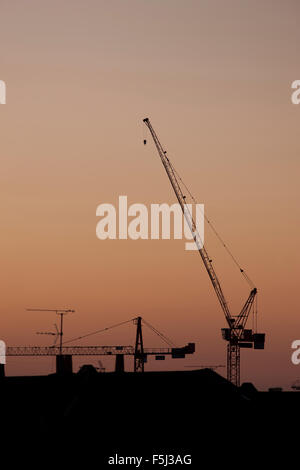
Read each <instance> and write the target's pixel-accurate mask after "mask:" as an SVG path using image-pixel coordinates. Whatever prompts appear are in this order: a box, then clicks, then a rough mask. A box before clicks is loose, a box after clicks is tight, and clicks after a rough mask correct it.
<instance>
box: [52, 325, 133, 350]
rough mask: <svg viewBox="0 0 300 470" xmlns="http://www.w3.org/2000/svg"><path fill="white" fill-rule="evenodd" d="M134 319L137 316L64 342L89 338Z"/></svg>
mask: <svg viewBox="0 0 300 470" xmlns="http://www.w3.org/2000/svg"><path fill="white" fill-rule="evenodd" d="M134 320H135V318H131V319H130V320H126V321H123V322H121V323H116V324H115V325H111V326H108V327H107V328H102V329H101V330H96V331H93V332H92V333H87V334H86V335H83V336H77V338H72V339H68V340H67V341H64V342H63V343H62V344H67V343H71V342H72V341H77V340H79V339H83V338H87V337H88V336H92V335H96V334H97V333H102V332H103V331H107V330H111V329H112V328H116V327H118V326H121V325H125V323H131V322H132V321H134ZM51 347H53V346H51Z"/></svg>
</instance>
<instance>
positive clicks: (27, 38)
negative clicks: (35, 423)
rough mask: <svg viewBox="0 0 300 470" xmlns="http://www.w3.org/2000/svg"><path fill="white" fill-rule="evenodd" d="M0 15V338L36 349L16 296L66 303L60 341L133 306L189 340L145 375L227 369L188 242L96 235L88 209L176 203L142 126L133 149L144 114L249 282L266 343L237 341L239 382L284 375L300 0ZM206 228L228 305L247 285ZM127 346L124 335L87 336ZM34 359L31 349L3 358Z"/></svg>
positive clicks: (292, 326)
mask: <svg viewBox="0 0 300 470" xmlns="http://www.w3.org/2000/svg"><path fill="white" fill-rule="evenodd" d="M0 11H1V20H0V21H1V25H0V80H4V81H5V82H6V86H7V104H6V105H0V131H1V134H0V135H1V143H0V148H1V171H0V188H1V221H2V223H1V271H0V273H1V274H0V276H1V292H2V295H1V302H0V331H1V335H0V337H1V338H2V339H3V340H5V341H6V342H7V344H8V345H21V344H49V342H50V341H51V337H50V339H49V341H48V338H47V337H39V336H36V335H35V332H36V331H47V330H51V329H52V328H53V323H54V321H55V318H54V317H53V316H51V315H49V314H47V315H42V314H34V313H33V312H32V313H26V312H25V308H26V307H49V308H52V307H63V306H70V307H73V308H75V309H76V314H74V316H72V318H71V317H69V319H66V331H65V334H66V338H67V337H73V336H79V335H80V334H82V333H83V334H84V333H86V332H87V333H88V332H89V331H93V330H96V329H99V328H101V327H106V326H108V325H110V324H114V323H118V322H120V321H123V320H127V319H129V318H133V317H135V316H137V315H139V314H140V315H141V316H144V317H145V319H146V320H148V321H149V322H150V323H151V324H153V325H154V326H156V327H157V328H158V329H159V330H162V331H163V332H165V333H166V334H167V335H168V336H170V337H171V338H173V339H174V341H175V342H177V343H178V344H185V343H187V342H188V341H194V342H196V343H197V354H196V355H195V356H194V357H191V358H189V359H188V360H187V361H186V362H183V361H179V362H176V361H173V362H171V361H166V364H165V365H164V364H161V363H159V366H160V368H163V367H165V368H175V367H179V368H183V369H184V368H185V365H191V364H198V365H200V364H203V365H205V364H225V361H226V355H225V347H226V343H225V342H223V341H222V339H221V332H220V329H221V328H222V327H224V326H225V320H224V317H223V314H222V311H221V309H220V307H219V305H218V303H217V300H216V296H215V293H214V292H213V289H212V287H211V285H210V283H209V279H208V276H207V274H206V272H205V269H204V267H203V265H202V263H201V259H200V257H199V255H198V254H197V253H194V252H186V251H185V250H184V241H174V240H173V241H167V240H159V241H150V240H139V241H131V240H128V241H124V240H120V241H100V240H98V239H97V238H96V235H95V229H96V223H97V218H96V215H95V213H96V207H97V205H98V204H100V203H102V202H108V203H112V204H116V203H117V200H118V197H119V195H127V196H128V200H129V202H130V203H134V202H140V203H144V204H147V205H148V204H151V203H161V202H168V203H173V202H175V196H174V194H173V193H172V190H171V188H170V184H169V182H168V180H167V177H166V175H165V172H164V170H163V167H162V165H161V163H160V161H159V159H158V156H157V153H156V149H155V147H154V145H153V143H152V142H151V138H150V136H149V135H147V139H148V143H147V145H146V146H144V145H143V139H144V137H145V132H146V129H145V126H144V124H143V122H142V119H143V118H144V117H146V116H147V117H149V118H150V119H151V121H152V123H153V126H154V128H155V129H156V130H157V132H158V134H159V136H160V138H161V141H162V143H163V145H164V146H165V148H166V149H167V150H168V154H169V156H170V158H171V159H172V161H173V163H174V165H175V167H176V168H177V169H178V171H179V173H180V174H181V175H182V176H183V177H184V180H185V182H186V183H187V184H188V186H189V188H190V189H191V191H192V193H193V194H194V196H195V197H196V198H197V200H198V202H201V203H204V205H205V211H206V213H207V215H208V216H209V217H210V218H211V219H212V220H213V222H214V223H215V225H216V227H217V229H218V231H219V232H220V233H221V235H222V237H223V238H224V240H225V241H226V242H227V243H228V245H229V246H230V248H231V249H232V251H233V252H234V255H235V256H236V257H237V259H238V260H239V262H240V263H241V265H242V266H243V267H244V268H245V269H246V270H247V272H248V273H249V275H250V277H251V278H252V279H253V280H254V281H255V284H256V286H257V288H258V291H259V299H258V301H259V329H260V330H261V331H263V332H266V334H267V338H266V349H265V351H248V350H247V351H242V381H252V382H254V383H255V384H256V385H257V386H258V387H260V388H267V387H269V386H283V387H285V388H288V387H289V386H290V385H291V383H292V382H293V381H294V380H296V378H299V377H300V365H299V366H298V367H297V366H294V365H292V363H291V354H292V350H291V343H292V341H293V340H295V339H300V321H299V313H298V311H299V307H298V283H299V281H298V280H299V254H298V250H297V247H298V240H299V226H300V222H299V150H300V141H299V123H300V105H293V104H292V103H291V93H292V90H291V83H292V82H293V81H294V80H296V79H300V63H299V44H300V28H299V24H298V22H299V13H300V5H299V3H298V2H297V1H286V2H282V1H266V0H263V1H257V0H254V1H250V0H245V1H233V0H228V1H226V2H222V1H215V0H213V1H211V0H210V1H199V0H198V1H195V0H185V1H183V0H180V1H179V0H124V1H121V0H110V1H102V0H100V1H99V0H97V1H96V0H87V1H84V2H83V1H82V0H81V1H79V0H73V1H69V0H67V1H64V2H61V1H58V0H54V1H51V2H50V1H48V0H44V1H37V0H27V1H26V2H23V1H20V0H17V1H14V2H11V1H7V0H1V4H0ZM205 236H206V242H207V249H208V252H209V254H210V256H211V257H212V258H213V260H214V265H215V268H216V270H217V272H218V274H219V276H220V280H221V282H222V285H223V286H224V290H225V293H226V297H227V298H228V300H229V303H230V305H231V306H232V308H233V309H234V311H237V310H238V309H239V308H240V306H241V305H242V303H243V302H244V301H245V299H246V297H247V295H248V291H249V289H248V286H247V285H245V284H244V283H243V281H242V279H241V278H240V276H239V273H238V271H237V270H236V268H235V266H233V265H232V263H231V262H230V259H228V257H227V256H226V255H225V254H224V252H223V251H222V249H221V248H220V246H219V245H218V243H217V241H216V240H215V239H214V238H213V237H212V236H211V234H210V233H209V232H208V230H207V231H206V235H205ZM133 339H134V330H133V328H132V329H131V330H130V331H129V330H128V331H127V330H126V332H125V330H124V331H123V330H120V331H117V330H115V331H114V332H112V333H111V334H110V335H109V336H108V337H105V338H104V337H98V336H97V337H95V338H94V339H93V340H89V344H92V343H100V344H101V342H103V343H104V342H106V344H109V343H110V344H128V342H129V343H130V342H132V341H133ZM156 341H157V340H156V338H154V337H151V336H150V337H149V339H148V337H147V339H146V342H147V344H146V345H147V346H152V345H154V346H155V345H158V346H160V345H161V343H159V342H158V343H157V342H156ZM85 344H88V343H85ZM83 362H89V361H87V360H84V361H83ZM103 362H105V359H103ZM155 366H156V364H155V363H154V362H152V363H151V364H149V368H151V367H152V368H154V367H155ZM48 369H49V364H48V362H47V360H44V359H40V360H32V361H31V360H27V359H26V360H25V359H12V358H11V359H9V360H8V365H7V371H8V373H9V374H20V375H21V374H22V373H26V374H29V373H47V372H48ZM220 372H221V371H220ZM221 373H222V372H221Z"/></svg>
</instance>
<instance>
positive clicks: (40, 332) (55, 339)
mask: <svg viewBox="0 0 300 470" xmlns="http://www.w3.org/2000/svg"><path fill="white" fill-rule="evenodd" d="M54 327H55V330H56V331H55V332H54V331H37V332H36V334H37V335H51V336H55V338H54V343H53V344H52V347H54V346H56V343H57V340H58V338H59V336H60V335H59V330H58V328H57V324H56V323H54Z"/></svg>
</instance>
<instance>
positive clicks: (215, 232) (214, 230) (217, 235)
mask: <svg viewBox="0 0 300 470" xmlns="http://www.w3.org/2000/svg"><path fill="white" fill-rule="evenodd" d="M169 163H170V165H171V167H172V170H173V171H174V173H175V174H176V176H177V178H178V179H179V180H180V181H181V183H182V185H183V186H184V188H185V189H186V191H187V192H188V194H189V196H190V198H191V199H192V201H193V203H194V204H197V201H196V199H195V198H194V196H193V195H192V193H191V192H190V190H189V188H188V187H187V186H186V184H185V183H184V181H183V179H182V178H181V176H180V175H179V173H178V171H177V170H176V169H175V168H174V166H173V164H172V163H171V162H170V160H169ZM202 214H203V212H202ZM203 215H204V218H205V220H206V222H207V223H208V224H209V226H210V227H211V230H212V231H213V233H214V234H215V236H216V237H217V238H218V240H219V242H220V243H221V244H222V246H223V247H224V248H225V250H226V251H227V253H228V254H229V256H230V257H231V259H232V260H233V262H234V263H235V265H236V266H237V267H238V269H239V271H240V272H241V274H242V275H243V277H244V278H245V280H246V281H247V282H248V284H249V285H250V287H251V288H253V287H255V284H254V283H253V281H252V280H251V279H250V277H249V276H248V275H247V274H246V273H245V270H244V269H242V267H241V266H240V264H239V263H238V261H237V259H236V258H235V256H234V255H233V254H232V252H231V251H230V249H229V248H228V246H227V245H226V243H225V242H224V240H223V239H222V237H221V236H220V235H219V233H218V232H217V230H216V229H215V227H214V225H213V224H212V222H211V221H210V220H209V218H208V217H207V216H206V215H205V214H203Z"/></svg>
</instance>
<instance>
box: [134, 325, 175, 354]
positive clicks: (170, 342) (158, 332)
mask: <svg viewBox="0 0 300 470" xmlns="http://www.w3.org/2000/svg"><path fill="white" fill-rule="evenodd" d="M142 321H143V323H144V324H145V325H147V326H148V328H150V329H151V330H152V331H153V332H154V333H156V334H157V335H158V336H159V337H160V338H161V339H162V340H163V341H164V342H165V343H167V344H168V345H169V346H171V347H172V346H173V347H174V346H176V345H175V343H174V342H173V341H172V340H170V339H169V338H167V336H165V335H164V334H163V333H161V332H160V331H158V330H157V329H156V328H154V326H152V325H150V323H148V322H146V320H144V319H142Z"/></svg>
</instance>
